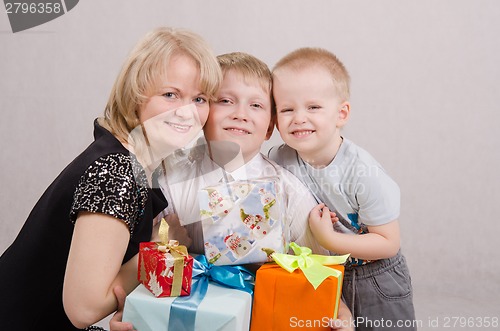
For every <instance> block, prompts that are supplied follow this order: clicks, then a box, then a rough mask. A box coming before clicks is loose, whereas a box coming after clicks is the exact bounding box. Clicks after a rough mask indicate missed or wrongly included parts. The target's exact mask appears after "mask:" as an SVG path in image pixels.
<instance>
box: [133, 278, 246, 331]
mask: <svg viewBox="0 0 500 331" xmlns="http://www.w3.org/2000/svg"><path fill="white" fill-rule="evenodd" d="M175 299H176V298H173V297H164V298H156V297H154V296H153V295H152V294H151V293H150V292H149V291H148V290H147V289H146V288H145V287H144V286H143V285H139V286H138V287H137V288H136V289H135V290H134V291H132V293H130V294H129V295H128V296H127V299H126V301H125V309H124V312H123V321H124V322H131V323H132V324H133V325H134V328H135V329H136V330H138V331H158V330H169V329H168V325H169V319H170V308H171V305H172V302H173V301H174V300H175ZM251 307H252V296H251V295H250V294H249V293H248V292H245V291H240V290H237V289H232V288H227V287H224V286H221V285H218V284H215V283H213V282H209V284H208V290H207V293H206V295H205V297H204V298H203V300H202V301H201V303H200V305H199V306H198V310H197V313H196V320H195V324H194V330H196V331H246V330H248V329H249V325H250V313H251ZM170 331H181V330H180V329H178V328H177V329H176V330H170Z"/></svg>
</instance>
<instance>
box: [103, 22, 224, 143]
mask: <svg viewBox="0 0 500 331" xmlns="http://www.w3.org/2000/svg"><path fill="white" fill-rule="evenodd" d="M179 54H182V55H187V56H189V57H191V58H192V59H193V60H194V61H195V62H196V63H197V64H198V67H199V69H200V89H201V91H202V93H204V94H205V95H206V96H207V97H208V98H209V99H214V98H215V95H216V93H217V91H218V89H219V87H220V84H221V82H222V73H221V70H220V67H219V64H218V62H217V59H216V57H215V55H214V54H213V53H212V51H211V50H210V47H209V46H208V44H207V43H206V42H205V41H204V40H203V39H202V38H201V37H200V36H199V35H197V34H195V33H193V32H190V31H187V30H182V29H174V28H167V27H161V28H157V29H155V30H153V31H151V32H150V33H148V34H147V35H146V36H145V37H144V38H143V39H142V40H141V41H140V42H139V43H138V44H137V45H136V46H135V48H134V49H133V50H132V52H131V53H130V55H129V57H128V59H127V60H126V61H125V63H124V65H123V67H122V69H121V71H120V74H119V75H118V77H117V79H116V81H115V84H114V86H113V88H112V90H111V93H110V97H109V100H108V103H107V105H106V109H105V111H104V119H103V120H101V121H100V123H101V125H103V126H104V127H105V128H106V129H108V130H109V131H110V132H111V133H113V134H114V135H115V136H116V137H117V138H118V139H119V140H120V141H127V140H128V134H129V133H130V132H131V131H132V130H133V129H134V128H135V127H137V126H138V125H140V123H139V118H138V114H137V111H138V110H139V107H140V106H141V105H142V104H144V103H145V102H147V100H148V99H149V97H151V96H152V95H153V94H154V93H157V92H158V91H157V90H156V89H158V88H159V87H160V86H159V83H160V82H159V80H160V79H161V78H163V77H164V74H166V72H165V71H166V68H167V66H168V63H169V61H170V59H171V58H172V56H174V55H179Z"/></svg>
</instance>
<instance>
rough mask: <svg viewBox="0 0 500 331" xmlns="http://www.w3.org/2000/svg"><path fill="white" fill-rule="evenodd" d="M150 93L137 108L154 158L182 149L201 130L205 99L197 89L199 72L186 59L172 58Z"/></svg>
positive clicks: (179, 56)
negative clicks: (145, 100) (154, 88)
mask: <svg viewBox="0 0 500 331" xmlns="http://www.w3.org/2000/svg"><path fill="white" fill-rule="evenodd" d="M166 69H167V70H166V75H165V77H163V79H161V80H160V82H161V84H160V85H161V86H157V89H156V90H157V92H156V93H154V94H153V95H152V96H151V97H150V98H149V99H148V101H147V102H146V103H144V104H143V105H142V106H141V107H140V109H139V114H138V115H139V121H140V122H141V123H142V124H143V127H144V129H145V131H146V134H147V138H148V141H149V144H150V147H151V150H152V152H153V153H154V156H155V157H154V158H155V159H161V158H165V157H166V156H168V155H169V154H170V153H172V152H173V151H174V150H176V149H178V148H181V147H184V146H185V145H186V144H188V143H189V142H191V141H192V140H193V139H194V138H195V137H196V136H197V135H198V133H199V132H200V131H201V129H202V127H203V125H205V122H206V121H207V117H208V110H209V105H208V98H207V96H206V95H204V93H203V92H202V91H201V90H200V70H199V68H198V65H197V63H196V62H195V61H194V60H193V59H192V58H191V57H189V56H187V55H183V54H178V55H174V56H172V58H171V59H170V62H169V64H168V66H167V68H166Z"/></svg>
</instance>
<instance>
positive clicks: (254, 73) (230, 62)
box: [217, 52, 276, 119]
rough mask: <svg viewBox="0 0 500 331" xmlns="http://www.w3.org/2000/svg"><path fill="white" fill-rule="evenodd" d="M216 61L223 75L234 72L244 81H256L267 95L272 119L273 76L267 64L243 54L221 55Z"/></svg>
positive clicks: (274, 108) (274, 110)
mask: <svg viewBox="0 0 500 331" xmlns="http://www.w3.org/2000/svg"><path fill="white" fill-rule="evenodd" d="M217 60H218V61H219V64H220V67H221V69H222V74H223V75H225V74H226V73H227V72H229V71H235V72H237V73H239V74H241V75H242V76H243V79H244V80H248V79H257V81H258V82H259V83H260V85H261V87H262V89H263V90H264V91H266V92H267V93H268V94H269V99H270V100H271V115H272V118H273V119H274V116H275V114H276V107H275V105H274V99H273V95H272V88H273V76H272V73H271V70H270V69H269V67H268V66H267V64H265V63H264V62H263V61H261V60H259V59H258V58H256V57H255V56H253V55H250V54H247V53H243V52H234V53H227V54H222V55H219V56H217Z"/></svg>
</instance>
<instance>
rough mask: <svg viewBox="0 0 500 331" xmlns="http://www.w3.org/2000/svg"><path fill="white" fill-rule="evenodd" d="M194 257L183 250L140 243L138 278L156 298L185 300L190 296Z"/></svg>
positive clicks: (169, 246) (170, 246) (159, 244)
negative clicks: (182, 298)
mask: <svg viewBox="0 0 500 331" xmlns="http://www.w3.org/2000/svg"><path fill="white" fill-rule="evenodd" d="M192 274H193V257H191V256H190V255H188V253H187V249H186V247H185V246H180V245H176V244H175V243H173V242H170V244H163V243H156V242H142V243H140V247H139V270H138V274H137V277H138V279H139V281H140V282H141V283H142V284H144V286H145V287H146V288H147V289H148V290H149V291H151V293H153V295H154V296H156V297H175V296H186V295H189V294H190V293H191V281H192Z"/></svg>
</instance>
